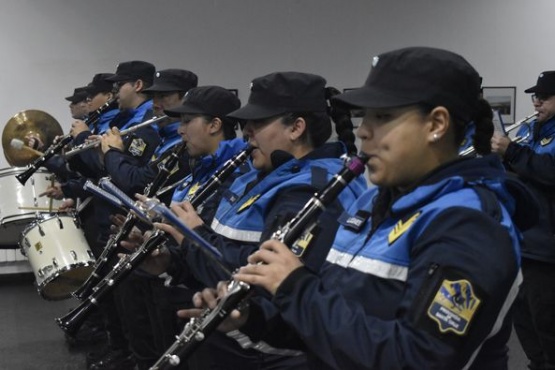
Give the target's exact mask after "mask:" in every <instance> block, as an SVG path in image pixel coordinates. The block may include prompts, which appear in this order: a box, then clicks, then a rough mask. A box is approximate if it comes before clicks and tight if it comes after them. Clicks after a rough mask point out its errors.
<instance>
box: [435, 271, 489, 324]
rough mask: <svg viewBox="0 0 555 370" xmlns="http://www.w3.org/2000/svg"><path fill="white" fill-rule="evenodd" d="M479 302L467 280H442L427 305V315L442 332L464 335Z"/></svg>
mask: <svg viewBox="0 0 555 370" xmlns="http://www.w3.org/2000/svg"><path fill="white" fill-rule="evenodd" d="M480 302H481V301H480V299H479V298H478V297H477V296H476V294H475V293H474V290H473V288H472V284H471V283H470V282H469V281H468V280H464V279H463V280H455V281H451V280H443V282H442V283H441V285H440V286H439V289H438V291H437V292H436V294H435V296H434V299H433V300H432V303H431V304H430V306H429V307H428V317H430V318H431V319H432V320H434V321H435V322H436V323H437V324H438V326H439V331H441V332H442V333H446V332H448V331H451V332H453V333H455V334H458V335H464V334H465V333H466V331H467V329H468V326H469V325H470V322H471V321H472V318H473V317H474V314H475V313H476V310H477V309H478V306H479V305H480Z"/></svg>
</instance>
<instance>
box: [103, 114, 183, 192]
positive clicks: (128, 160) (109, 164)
mask: <svg viewBox="0 0 555 370" xmlns="http://www.w3.org/2000/svg"><path fill="white" fill-rule="evenodd" d="M178 127H179V122H173V123H171V124H169V125H168V126H165V127H163V128H160V129H159V130H158V134H159V136H160V140H161V141H160V144H159V145H158V146H157V147H156V148H155V149H154V151H153V155H152V158H151V161H150V164H149V165H145V164H144V162H143V161H137V159H136V158H135V157H134V156H132V155H129V153H128V152H123V151H121V150H118V149H110V150H108V151H107V152H106V153H105V154H104V166H105V168H106V171H107V172H108V174H109V175H110V177H111V179H112V182H113V183H114V184H115V185H116V186H117V187H119V188H120V189H121V190H123V191H124V192H125V193H128V194H134V193H140V194H143V193H144V189H145V188H146V186H147V185H148V184H149V183H151V182H152V180H154V178H155V177H156V175H157V174H158V163H159V162H160V161H161V160H164V159H166V158H167V156H166V155H164V154H170V151H171V148H173V147H174V146H175V145H177V144H179V143H181V142H182V140H181V136H180V135H179V134H178V133H177V129H178ZM187 162H188V161H187V160H186V159H184V160H180V161H179V163H178V167H174V169H173V170H172V172H171V174H170V176H168V181H166V183H171V181H172V179H176V177H175V175H177V172H178V171H179V174H178V175H179V176H186V175H187V174H188V171H187V172H185V171H180V167H179V166H180V165H181V167H182V163H187ZM186 167H187V170H188V166H186Z"/></svg>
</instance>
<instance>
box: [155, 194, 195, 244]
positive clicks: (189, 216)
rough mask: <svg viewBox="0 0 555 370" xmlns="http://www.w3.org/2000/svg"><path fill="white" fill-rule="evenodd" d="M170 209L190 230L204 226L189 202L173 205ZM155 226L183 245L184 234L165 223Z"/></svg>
mask: <svg viewBox="0 0 555 370" xmlns="http://www.w3.org/2000/svg"><path fill="white" fill-rule="evenodd" d="M170 209H171V210H172V211H173V213H175V214H176V216H177V217H179V219H180V220H181V221H183V223H184V224H185V225H187V227H188V228H190V229H194V228H195V227H197V226H201V225H203V224H204V222H203V221H202V219H201V218H200V217H199V215H198V214H197V212H196V211H195V208H194V207H193V206H192V205H191V203H189V202H182V203H175V204H172V205H171V207H170ZM154 226H156V227H157V228H158V229H160V230H162V231H165V232H167V233H168V234H170V235H171V236H172V237H173V238H174V239H175V241H176V242H177V243H178V244H179V245H181V243H182V242H183V239H184V236H183V234H181V232H179V231H178V230H177V229H176V228H175V227H173V226H171V225H168V224H165V223H155V224H154Z"/></svg>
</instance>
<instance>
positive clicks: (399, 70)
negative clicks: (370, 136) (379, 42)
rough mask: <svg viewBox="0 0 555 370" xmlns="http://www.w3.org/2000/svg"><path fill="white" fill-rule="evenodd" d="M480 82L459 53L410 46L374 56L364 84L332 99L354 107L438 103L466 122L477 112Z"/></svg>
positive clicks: (388, 106)
mask: <svg viewBox="0 0 555 370" xmlns="http://www.w3.org/2000/svg"><path fill="white" fill-rule="evenodd" d="M480 85H481V78H480V75H479V74H478V72H477V71H476V70H475V69H474V67H472V66H471V65H470V64H469V63H468V62H467V61H466V60H465V59H464V58H463V57H462V56H460V55H458V54H455V53H453V52H450V51H447V50H442V49H435V48H429V47H410V48H404V49H398V50H394V51H390V52H387V53H383V54H380V55H378V56H375V57H374V58H373V59H372V68H371V70H370V74H369V75H368V78H367V79H366V82H365V83H364V86H362V87H361V88H359V89H355V90H350V91H347V92H345V93H343V94H340V95H336V96H335V97H334V99H337V100H339V101H341V102H344V103H346V104H348V105H350V106H354V107H358V108H393V107H401V106H406V105H412V104H420V103H423V104H430V105H434V106H440V105H441V106H445V107H446V108H447V109H448V110H449V112H450V113H451V114H453V115H455V116H457V117H459V118H461V119H463V120H464V121H465V122H468V121H470V120H471V119H472V118H473V117H474V115H475V113H476V111H477V107H478V98H479V95H480V88H481V86H480Z"/></svg>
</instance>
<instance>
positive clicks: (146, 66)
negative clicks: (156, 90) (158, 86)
mask: <svg viewBox="0 0 555 370" xmlns="http://www.w3.org/2000/svg"><path fill="white" fill-rule="evenodd" d="M155 72H156V68H155V67H154V65H153V64H151V63H148V62H143V61H142V60H132V61H130V62H122V63H120V64H118V67H117V68H116V74H115V75H114V76H112V77H108V78H107V79H106V80H107V81H111V82H119V81H136V80H142V81H144V82H146V83H148V84H149V85H150V84H152V81H153V80H154V73H155Z"/></svg>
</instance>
